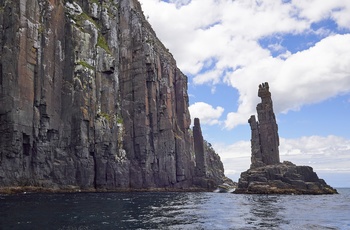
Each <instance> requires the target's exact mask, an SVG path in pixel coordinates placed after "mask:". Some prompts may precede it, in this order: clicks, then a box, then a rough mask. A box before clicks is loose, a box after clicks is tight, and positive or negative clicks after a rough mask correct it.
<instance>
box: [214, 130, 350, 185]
mask: <svg viewBox="0 0 350 230" xmlns="http://www.w3.org/2000/svg"><path fill="white" fill-rule="evenodd" d="M213 147H214V149H215V150H216V152H218V153H219V155H220V157H221V160H222V161H223V163H224V167H225V173H226V174H227V175H229V176H230V177H231V178H233V179H234V180H237V179H238V178H239V176H240V173H241V172H243V171H246V170H247V169H248V168H249V167H250V156H251V155H250V142H249V141H239V142H236V143H234V144H232V145H228V146H227V145H223V144H219V143H213ZM280 159H281V161H291V162H293V163H294V164H296V165H308V166H311V167H313V169H314V171H315V172H316V173H317V174H319V175H320V174H322V175H326V176H327V178H331V179H332V177H333V178H335V177H337V175H340V174H341V175H344V174H347V175H349V176H350V140H348V139H345V138H342V137H338V136H326V137H321V136H308V137H301V138H296V139H285V138H280ZM327 182H328V181H327ZM329 183H331V181H330V182H329ZM347 186H350V184H347Z"/></svg>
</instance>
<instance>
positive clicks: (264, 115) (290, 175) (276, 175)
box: [235, 83, 337, 194]
mask: <svg viewBox="0 0 350 230" xmlns="http://www.w3.org/2000/svg"><path fill="white" fill-rule="evenodd" d="M258 96H259V97H261V99H262V102H261V103H259V104H258V106H257V112H258V118H259V121H256V119H255V116H251V117H250V119H249V120H248V122H249V124H250V127H251V133H252V134H251V135H252V138H251V154H252V156H251V166H250V169H248V170H247V171H245V172H243V173H241V177H240V179H239V181H238V188H237V189H236V190H235V193H262V194H333V193H337V191H336V190H335V189H333V188H332V187H330V186H329V185H327V184H326V182H325V181H324V180H322V179H319V178H318V176H317V174H316V173H315V172H314V171H313V169H312V168H311V167H309V166H296V165H294V164H293V163H291V162H283V163H280V158H279V150H278V146H279V137H278V132H277V123H276V119H275V115H274V112H273V107H272V100H271V93H270V91H269V85H268V83H263V84H261V85H259V91H258Z"/></svg>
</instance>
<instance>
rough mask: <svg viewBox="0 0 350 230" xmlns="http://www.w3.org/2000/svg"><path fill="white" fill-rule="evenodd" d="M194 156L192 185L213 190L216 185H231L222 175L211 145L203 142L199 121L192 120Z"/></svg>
mask: <svg viewBox="0 0 350 230" xmlns="http://www.w3.org/2000/svg"><path fill="white" fill-rule="evenodd" d="M193 140H194V154H195V162H196V166H195V178H194V184H195V185H198V186H200V187H206V188H208V189H211V190H213V189H215V188H217V187H218V185H223V184H233V182H232V181H231V180H230V179H228V178H226V177H225V175H224V166H223V164H222V162H221V160H220V156H219V155H218V154H217V153H216V152H215V150H214V149H213V148H212V146H211V144H210V143H208V142H206V141H204V140H203V136H202V130H201V126H200V120H199V119H198V118H195V119H194V126H193Z"/></svg>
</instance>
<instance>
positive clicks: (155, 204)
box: [0, 189, 350, 230]
mask: <svg viewBox="0 0 350 230" xmlns="http://www.w3.org/2000/svg"><path fill="white" fill-rule="evenodd" d="M338 192H339V193H340V194H338V195H319V196H311V195H308V196H293V195H238V194H237V195H236V194H230V193H178V192H177V193H175V192H174V193H171V192H161V193H160V192H142V193H141V192H140V193H73V194H72V193H71V194H20V195H0V229H4V230H6V229H67V230H68V229H69V230H70V229H79V230H83V229H317V230H318V229H350V189H338Z"/></svg>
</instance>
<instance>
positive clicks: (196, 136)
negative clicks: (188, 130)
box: [193, 118, 206, 176]
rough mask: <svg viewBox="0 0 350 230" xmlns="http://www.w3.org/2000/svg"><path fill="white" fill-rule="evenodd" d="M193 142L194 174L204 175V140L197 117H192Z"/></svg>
mask: <svg viewBox="0 0 350 230" xmlns="http://www.w3.org/2000/svg"><path fill="white" fill-rule="evenodd" d="M193 142H194V152H195V155H196V169H195V175H196V176H205V174H206V173H205V172H206V162H205V152H204V144H203V143H204V142H203V135H202V129H201V125H200V122H199V118H195V119H194V126H193Z"/></svg>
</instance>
